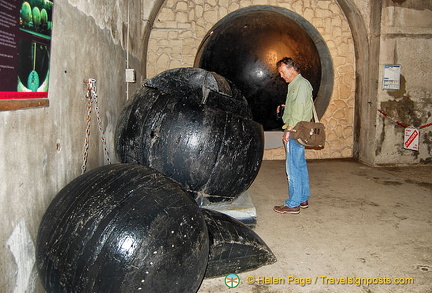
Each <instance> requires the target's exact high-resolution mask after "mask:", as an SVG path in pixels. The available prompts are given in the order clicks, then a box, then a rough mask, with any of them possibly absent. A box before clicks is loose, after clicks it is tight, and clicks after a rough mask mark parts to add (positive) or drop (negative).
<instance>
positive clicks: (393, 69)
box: [382, 64, 401, 90]
mask: <svg viewBox="0 0 432 293" xmlns="http://www.w3.org/2000/svg"><path fill="white" fill-rule="evenodd" d="M400 76H401V66H400V65H395V64H385V65H384V71H383V83H382V88H383V90H398V89H400Z"/></svg>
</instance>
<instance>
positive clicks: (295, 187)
mask: <svg viewBox="0 0 432 293" xmlns="http://www.w3.org/2000/svg"><path fill="white" fill-rule="evenodd" d="M276 66H277V70H278V72H279V74H280V76H281V78H282V79H283V80H285V82H287V83H288V93H287V98H286V102H285V110H284V114H283V116H282V120H283V122H284V123H285V125H284V126H283V127H282V128H283V129H285V131H284V134H283V137H282V140H283V142H284V144H285V149H286V173H287V178H288V194H289V196H288V199H287V200H286V201H285V204H284V205H281V206H275V207H274V208H273V210H274V211H275V212H277V213H281V214H298V213H300V208H307V207H308V204H309V203H308V199H309V196H310V187H309V174H308V169H307V164H306V157H305V147H304V146H303V145H301V144H299V143H298V142H296V141H295V140H290V131H291V130H292V129H293V128H294V126H295V125H296V124H297V123H298V122H299V121H310V120H311V119H312V86H311V84H310V83H309V81H308V80H307V79H305V78H304V77H303V76H302V75H301V73H300V68H299V67H298V66H297V64H296V63H295V62H294V60H293V59H291V58H287V57H285V58H283V59H281V60H280V61H278V62H277V64H276Z"/></svg>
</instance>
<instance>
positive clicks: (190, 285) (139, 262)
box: [37, 164, 209, 293]
mask: <svg viewBox="0 0 432 293" xmlns="http://www.w3.org/2000/svg"><path fill="white" fill-rule="evenodd" d="M208 254H209V240H208V234H207V227H206V224H205V220H204V218H203V215H202V213H201V211H200V209H199V207H198V206H197V205H196V203H195V202H194V201H193V199H192V197H191V196H190V195H189V194H187V193H186V192H185V191H184V190H183V189H181V187H180V186H179V185H178V184H177V183H175V182H173V181H172V180H170V179H168V178H166V177H165V176H163V175H162V174H160V173H159V172H157V171H155V170H152V169H150V168H148V167H145V166H142V165H137V164H115V165H108V166H104V167H100V168H97V169H94V170H91V171H89V172H87V173H85V174H84V175H81V176H79V177H78V178H76V179H75V180H73V181H72V182H71V183H69V184H68V185H67V186H66V187H64V188H63V189H62V190H61V191H60V192H59V193H58V194H57V196H56V197H55V198H54V200H53V201H52V203H51V204H50V206H49V207H48V209H47V211H46V213H45V215H44V216H43V219H42V222H41V224H40V228H39V233H38V237H37V268H38V271H39V275H40V278H41V280H42V283H43V285H44V287H45V289H46V291H47V292H55V293H59V292H103V293H107V292H126V293H128V292H196V291H197V290H198V288H199V286H200V284H201V281H202V279H203V277H204V273H205V270H206V266H207V261H208Z"/></svg>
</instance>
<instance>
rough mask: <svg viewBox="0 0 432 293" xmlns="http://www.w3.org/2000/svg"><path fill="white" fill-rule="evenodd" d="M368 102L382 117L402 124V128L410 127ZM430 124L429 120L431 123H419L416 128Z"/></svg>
mask: <svg viewBox="0 0 432 293" xmlns="http://www.w3.org/2000/svg"><path fill="white" fill-rule="evenodd" d="M368 104H369V105H371V106H372V108H375V109H376V110H377V111H378V112H379V113H381V114H382V115H383V116H384V117H386V118H388V119H390V120H391V121H392V122H393V123H396V124H397V125H399V126H402V127H403V128H408V127H410V126H409V125H406V124H404V123H402V122H400V121H398V120H396V119H395V118H393V117H391V116H389V115H388V114H387V113H385V112H384V111H383V110H381V109H378V108H377V107H375V106H374V105H373V104H372V102H368ZM431 125H432V122H431V123H427V124H424V125H421V126H419V127H417V128H418V129H423V128H426V127H428V126H431Z"/></svg>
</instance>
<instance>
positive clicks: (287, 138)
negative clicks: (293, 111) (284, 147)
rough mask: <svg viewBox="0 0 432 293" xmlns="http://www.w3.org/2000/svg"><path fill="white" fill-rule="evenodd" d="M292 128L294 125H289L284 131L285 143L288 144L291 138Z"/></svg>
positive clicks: (283, 139)
mask: <svg viewBox="0 0 432 293" xmlns="http://www.w3.org/2000/svg"><path fill="white" fill-rule="evenodd" d="M291 129H292V127H291V126H288V128H287V129H285V131H284V133H283V136H282V141H283V143H285V144H286V143H287V142H288V141H289V139H290V131H291Z"/></svg>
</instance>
